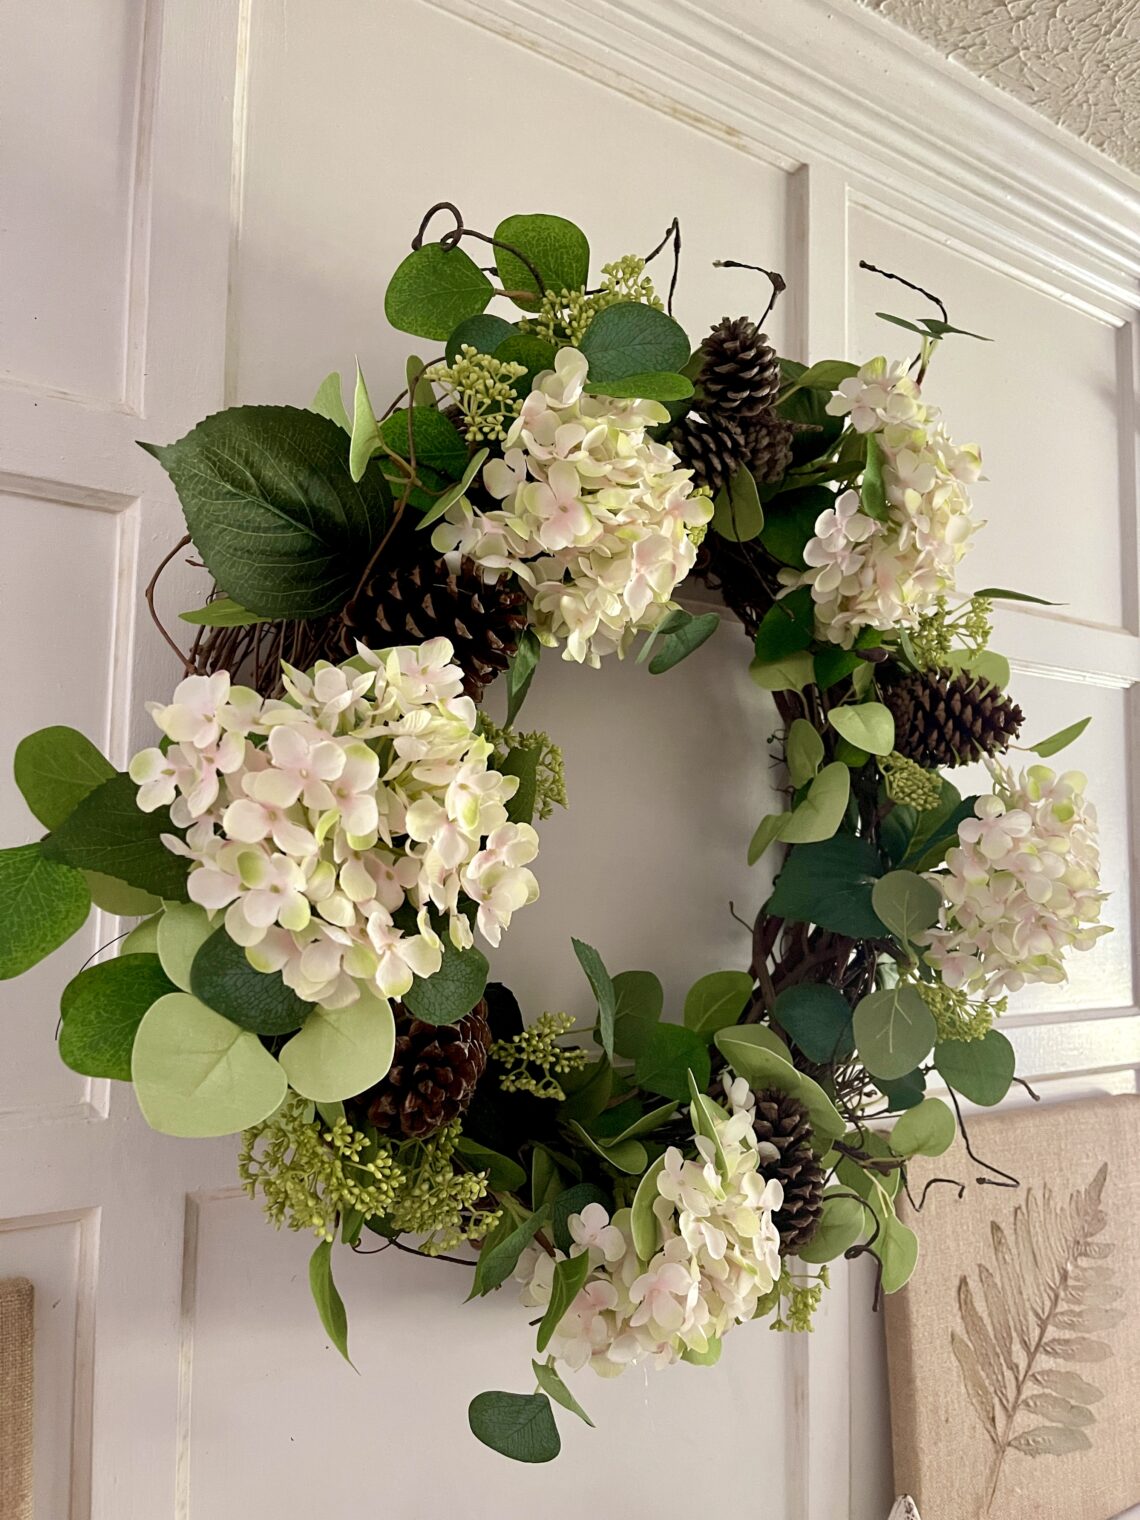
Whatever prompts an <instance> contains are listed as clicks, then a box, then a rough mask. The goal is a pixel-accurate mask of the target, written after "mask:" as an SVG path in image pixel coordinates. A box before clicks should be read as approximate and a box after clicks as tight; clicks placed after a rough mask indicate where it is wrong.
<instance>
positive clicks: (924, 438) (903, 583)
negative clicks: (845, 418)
mask: <svg viewBox="0 0 1140 1520" xmlns="http://www.w3.org/2000/svg"><path fill="white" fill-rule="evenodd" d="M827 410H828V412H830V413H831V415H832V416H842V415H844V414H848V415H849V416H850V420H851V425H852V426H853V427H854V428H855V430H856V431H857V432H860V433H873V434H874V435H875V437H876V440H877V442H878V444H879V447H880V449H881V451H882V456H883V486H884V489H885V492H886V498H887V507H888V517H887V520H886V521H883V522H880V521H877V520H876V519H875V518H872V517H870V516H868V515H867V514H866V513H865V512H863V511H862V507H861V503H860V498H859V495H858V493H857V492H855V491H845V492H844V493H843V494H842V495H841V496H839V498H838V499H837V500H836V502H835V505H834V506H833V507H829V508H828V509H827V510H826V511H825V512H822V513H821V514H820V516H819V518H818V519H817V520H816V524H815V533H814V535H813V537H812V538H811V539H809V540H808V543H807V545H806V546H805V549H804V562H805V564H806V565H807V569H806V570H805V571H802V572H797V571H794V570H785V571H782V572H781V577H780V578H781V580H782V581H783V582H784V584H785V585H786V586H788V587H789V588H792V587H795V586H802V585H808V586H810V587H811V589H812V597H813V599H814V601H815V604H816V608H815V613H816V625H817V628H818V630H819V634H820V637H822V638H828V639H830V640H831V641H832V642H833V643H836V644H841V645H842V646H843V647H844V648H845V649H850V648H851V646H852V645H853V644H854V642H855V640H856V638H857V637H858V635H859V634H860V633H861V632H862V630H863V629H864V628H878V629H882V630H884V631H885V630H887V629H890V628H896V627H904V628H906V627H913V626H914V624H915V623H916V622H917V621H918V619H919V617H920V616H921V615H922V613H923V612H924V611H926V610H927V609H928V608H929V607H931V606H932V605H933V603H934V601H935V599H936V598H937V597H939V596H942V595H945V594H947V593H948V592H953V590H954V587H955V580H956V574H957V566H958V562H959V561H960V560H961V558H962V556H963V555H964V554H965V552H966V550H967V548H968V547H969V541H970V538H971V535H972V534H973V533H974V532H975V531H976V530H977V528H978V527H980V526H981V525H980V524H979V523H978V522H977V521H976V520H975V519H974V518H973V516H972V515H971V507H970V497H969V492H968V490H967V487H968V486H969V485H970V484H972V482H973V481H975V480H977V479H978V476H979V474H980V473H981V456H980V455H979V453H978V450H977V448H976V447H975V446H974V445H972V444H968V445H966V446H964V447H959V446H957V445H956V444H954V443H952V442H951V440H950V439H949V438H948V437H947V435H946V433H945V431H944V430H943V428H942V425H941V423H940V422H939V419H938V412H937V410H936V408H934V407H930V406H927V405H926V404H925V403H924V402H923V401H922V399H921V397H920V395H919V391H918V387H917V385H916V384H915V382H914V381H913V380H912V379H911V378H910V376H909V375H908V374H907V370H906V366H905V365H904V364H902V363H895V364H890V365H888V363H887V361H886V360H885V359H882V358H879V359H872V360H871V362H870V363H869V364H865V365H864V366H863V368H862V369H861V370H860V371H859V373H858V375H854V376H852V377H851V379H849V380H844V381H843V382H842V384H841V385H840V387H839V390H838V391H837V392H836V394H835V395H834V396H833V397H832V398H831V400H830V401H829V402H828V403H827Z"/></svg>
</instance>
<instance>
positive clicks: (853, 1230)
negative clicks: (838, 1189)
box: [796, 1193, 870, 1265]
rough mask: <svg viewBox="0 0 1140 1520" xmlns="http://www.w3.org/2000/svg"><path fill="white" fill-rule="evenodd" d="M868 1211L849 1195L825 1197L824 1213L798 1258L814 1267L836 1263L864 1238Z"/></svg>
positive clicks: (825, 1195)
mask: <svg viewBox="0 0 1140 1520" xmlns="http://www.w3.org/2000/svg"><path fill="white" fill-rule="evenodd" d="M869 1217H870V1216H869V1215H868V1213H867V1210H866V1209H865V1208H864V1207H863V1205H862V1204H861V1203H860V1202H859V1200H858V1199H857V1198H852V1197H850V1196H849V1195H848V1194H846V1193H842V1194H838V1195H836V1194H832V1195H830V1196H829V1195H828V1194H827V1193H824V1195H823V1212H822V1214H821V1215H820V1217H819V1223H818V1225H816V1227H815V1233H814V1234H813V1235H812V1237H811V1239H810V1240H809V1241H808V1242H807V1244H806V1245H803V1246H800V1247H799V1248H798V1249H797V1251H796V1256H797V1257H798V1258H799V1260H800V1261H806V1262H808V1263H810V1264H812V1265H815V1264H817V1263H822V1262H825V1261H834V1260H835V1258H836V1257H837V1256H842V1255H843V1253H844V1251H846V1250H849V1249H850V1247H851V1246H853V1245H854V1244H855V1242H856V1241H857V1240H858V1239H859V1237H860V1235H862V1234H863V1231H864V1229H865V1228H866V1225H867V1223H868V1220H869Z"/></svg>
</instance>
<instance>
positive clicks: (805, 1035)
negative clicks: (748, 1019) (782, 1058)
mask: <svg viewBox="0 0 1140 1520" xmlns="http://www.w3.org/2000/svg"><path fill="white" fill-rule="evenodd" d="M772 1016H773V1018H774V1020H775V1022H776V1023H778V1024H779V1025H780V1027H781V1029H785V1030H786V1031H787V1032H788V1034H789V1035H791V1037H792V1039H793V1040H794V1041H795V1043H796V1044H797V1045H798V1046H799V1048H800V1050H802V1051H803V1053H804V1055H805V1056H807V1058H808V1060H809V1061H816V1062H818V1063H819V1064H820V1065H824V1064H826V1063H828V1062H834V1061H840V1060H844V1059H845V1058H846V1057H847V1056H849V1055H850V1054H851V1051H852V1050H853V1048H854V1041H853V1036H852V1033H851V1005H850V1003H849V1002H848V1001H847V999H846V998H845V997H844V996H843V994H842V992H840V990H839V988H838V987H833V986H832V985H831V984H830V982H798V983H796V984H795V985H793V986H791V987H785V988H784V990H783V991H782V992H780V993H779V994H777V997H776V1001H775V1004H774V1005H773V1008H772Z"/></svg>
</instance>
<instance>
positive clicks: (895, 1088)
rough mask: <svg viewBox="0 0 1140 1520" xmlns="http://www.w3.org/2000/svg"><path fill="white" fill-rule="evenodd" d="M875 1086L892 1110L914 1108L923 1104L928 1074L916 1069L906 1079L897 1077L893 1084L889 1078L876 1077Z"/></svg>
mask: <svg viewBox="0 0 1140 1520" xmlns="http://www.w3.org/2000/svg"><path fill="white" fill-rule="evenodd" d="M875 1086H876V1087H877V1088H878V1089H879V1091H880V1092H881V1093H882V1095H883V1097H884V1098H886V1100H887V1102H888V1103H889V1104H890V1106H891V1108H893V1109H895V1108H898V1109H907V1108H913V1107H914V1106H915V1104H916V1103H921V1102H922V1099H923V1097H924V1095H925V1093H926V1074H925V1072H922V1071H919V1070H917V1069H916V1070H915V1071H908V1072H907V1074H906V1076H905V1077H896V1078H895V1080H894V1081H893V1082H892V1081H891V1080H890V1079H889V1078H887V1077H876V1078H875Z"/></svg>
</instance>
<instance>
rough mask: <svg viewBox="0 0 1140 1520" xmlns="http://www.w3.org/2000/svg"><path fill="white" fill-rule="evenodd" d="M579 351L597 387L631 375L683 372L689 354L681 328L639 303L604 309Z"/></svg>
mask: <svg viewBox="0 0 1140 1520" xmlns="http://www.w3.org/2000/svg"><path fill="white" fill-rule="evenodd" d="M578 347H579V349H580V350H581V352H582V353H583V354H584V355H585V356H586V359H587V360H588V362H589V366H590V371H589V377H590V380H591V381H592V382H593V383H594V384H595V385H596V384H600V383H602V382H604V381H607V380H624V379H626V378H627V377H628V376H630V375H648V374H658V373H660V372H661V371H670V372H677V371H679V370H681V369H683V368H684V366H685V364H686V363H687V362H688V358H689V353H690V347H689V340H688V338H687V337H686V336H685V331H684V329H683V328H682V327H681V326H680V324H679V323H677V322H675V321H674V320H673V318H672V317H670V316H668V315H666V313H665V312H663V311H658V310H657V309H656V308H655V307H652V306H646V305H644V304H643V303H642V302H640V301H619V302H617V303H615V305H613V306H606V307H604V308H603V309H602V310H601V311H599V312H598V314H597V315H596V316H595V317H594V319H593V321H592V322H591V323H590V325H589V327H588V328H587V329H586V331H585V333H584V334H583V336H582V338H581V340H580V342H579V344H578Z"/></svg>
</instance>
